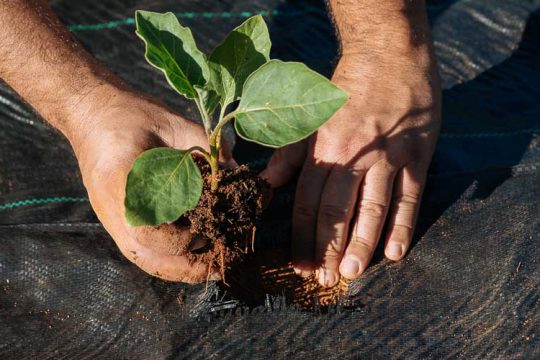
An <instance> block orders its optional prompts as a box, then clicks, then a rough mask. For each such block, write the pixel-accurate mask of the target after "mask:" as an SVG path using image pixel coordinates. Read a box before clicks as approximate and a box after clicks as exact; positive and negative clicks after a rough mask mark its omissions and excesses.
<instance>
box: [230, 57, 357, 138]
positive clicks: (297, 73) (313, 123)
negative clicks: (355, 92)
mask: <svg viewBox="0 0 540 360" xmlns="http://www.w3.org/2000/svg"><path fill="white" fill-rule="evenodd" d="M348 97H349V96H348V95H347V93H346V92H344V91H343V90H341V89H340V88H338V87H337V86H335V85H334V84H332V82H330V81H329V80H328V79H327V78H325V77H324V76H322V75H320V74H318V73H316V72H315V71H313V70H310V69H309V68H308V67H307V66H306V65H304V64H301V63H296V62H282V61H279V60H271V61H269V62H268V63H266V64H264V65H263V66H261V67H260V68H259V69H258V70H257V71H255V72H254V73H253V74H251V76H250V77H249V78H248V79H247V80H246V83H245V84H244V91H243V93H242V99H241V100H240V104H239V105H238V108H237V110H236V112H237V115H236V121H235V128H236V131H237V132H238V134H239V135H240V136H241V137H243V138H245V139H247V140H251V141H254V142H257V143H259V144H262V145H266V146H271V147H281V146H284V145H287V144H291V143H294V142H297V141H299V140H302V139H304V138H306V137H307V136H309V135H310V134H312V133H313V132H315V131H316V130H317V129H318V128H319V127H320V126H321V125H322V124H324V123H325V122H326V121H327V120H328V119H330V118H331V117H332V115H334V113H335V112H336V111H338V110H339V109H340V108H341V107H342V106H343V104H345V102H346V101H347V99H348Z"/></svg>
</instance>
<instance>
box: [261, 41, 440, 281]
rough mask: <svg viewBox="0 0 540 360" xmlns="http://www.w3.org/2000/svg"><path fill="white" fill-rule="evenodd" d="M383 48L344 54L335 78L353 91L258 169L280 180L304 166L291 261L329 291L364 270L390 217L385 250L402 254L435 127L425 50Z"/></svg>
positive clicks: (432, 71) (433, 75)
mask: <svg viewBox="0 0 540 360" xmlns="http://www.w3.org/2000/svg"><path fill="white" fill-rule="evenodd" d="M379 50H380V51H377V49H376V48H375V47H374V46H371V47H369V50H368V51H366V52H360V53H355V54H346V55H344V56H343V57H342V58H341V60H340V62H339V64H338V66H337V68H336V71H335V73H334V76H333V78H332V80H333V81H334V83H336V84H337V85H338V86H340V87H341V88H343V89H344V90H346V91H347V92H348V93H349V94H350V96H351V97H350V99H349V101H348V102H347V104H346V105H345V106H344V107H343V108H342V109H341V110H340V111H339V112H338V113H337V114H336V115H335V116H334V117H333V118H332V119H330V120H329V121H328V122H327V123H326V124H324V125H323V126H322V127H321V128H320V129H319V131H318V132H317V133H316V134H315V135H313V136H312V137H311V138H310V139H308V140H306V141H304V142H302V143H298V144H293V145H290V146H288V147H285V148H282V149H279V150H277V151H276V152H275V153H274V156H273V157H272V160H271V161H270V164H269V165H268V168H267V169H266V170H265V171H264V172H263V173H262V176H263V177H265V178H266V179H267V180H268V181H269V182H270V183H271V184H272V185H273V186H280V185H283V184H284V183H286V182H287V181H288V180H289V179H290V178H291V177H292V175H293V174H294V173H295V172H296V170H298V169H300V168H302V171H301V174H300V178H299V180H298V185H297V191H296V198H295V204H294V211H293V234H292V257H293V265H294V267H295V271H296V272H297V273H298V274H300V275H302V276H306V275H309V274H310V273H311V272H313V271H317V273H318V275H317V276H318V279H319V282H320V284H321V285H323V286H327V287H331V286H334V285H335V284H337V282H338V281H339V278H340V274H341V275H342V276H344V277H345V278H347V279H355V278H358V277H359V276H360V275H361V274H362V273H363V272H364V271H365V269H366V268H367V266H368V264H369V262H370V260H371V257H372V256H373V253H374V250H375V248H376V246H377V243H378V242H379V238H380V237H381V233H382V229H383V225H384V224H385V221H386V220H387V218H388V232H387V234H386V237H385V255H386V256H387V257H388V258H389V259H392V260H399V259H401V258H403V256H404V255H405V254H406V252H407V250H408V248H409V246H410V244H411V239H412V236H413V230H414V225H415V222H416V217H417V214H418V209H419V205H420V198H421V194H422V190H423V186H424V183H425V179H426V174H427V169H428V166H429V164H430V162H431V157H432V155H433V151H434V147H435V143H436V140H437V136H438V132H439V127H440V102H441V101H440V97H441V96H440V83H439V78H438V74H437V69H436V63H435V59H434V56H433V53H432V49H431V47H430V46H427V45H425V46H421V47H418V48H412V49H407V50H406V51H401V52H400V53H399V54H392V53H391V50H388V49H379ZM359 54H362V55H359ZM366 54H367V55H366ZM368 55H369V56H368Z"/></svg>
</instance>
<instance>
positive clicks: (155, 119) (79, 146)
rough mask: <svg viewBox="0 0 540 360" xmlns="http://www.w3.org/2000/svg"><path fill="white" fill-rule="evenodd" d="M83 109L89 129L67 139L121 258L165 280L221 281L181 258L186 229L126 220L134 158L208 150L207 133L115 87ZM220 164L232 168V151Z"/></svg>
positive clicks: (97, 95)
mask: <svg viewBox="0 0 540 360" xmlns="http://www.w3.org/2000/svg"><path fill="white" fill-rule="evenodd" d="M88 101H90V102H91V103H92V104H90V105H89V104H88ZM83 108H85V110H86V111H83V114H79V116H78V117H79V119H78V120H79V121H78V123H79V124H85V125H84V126H80V127H79V128H77V129H76V131H73V132H72V133H71V134H74V135H73V136H68V137H69V139H70V141H71V143H72V145H73V148H74V149H75V153H76V156H77V159H78V161H79V166H80V169H81V173H82V177H83V181H84V185H85V187H86V189H87V191H88V195H89V198H90V203H91V205H92V207H93V209H94V211H95V212H96V214H97V216H98V218H99V220H100V221H101V222H102V224H103V226H104V227H105V229H106V230H107V231H108V232H109V234H110V235H111V236H112V238H113V239H114V241H115V242H116V245H117V246H118V248H119V249H120V251H121V252H122V254H124V256H125V257H127V258H128V259H129V260H130V261H132V262H133V263H135V264H136V265H137V266H139V267H140V268H141V269H142V270H144V271H146V272H147V273H149V274H152V275H154V276H157V277H160V278H163V279H166V280H172V281H181V282H188V283H196V282H201V281H204V280H206V278H207V275H208V274H209V271H211V273H210V274H211V278H212V279H218V278H219V276H218V274H217V272H216V271H215V269H208V265H207V264H202V263H199V262H195V263H190V262H189V261H188V259H187V257H186V256H182V255H180V254H179V253H181V252H182V250H183V251H185V250H186V249H185V248H184V249H180V248H179V246H178V245H179V239H181V238H183V239H188V240H191V234H190V233H189V229H188V228H179V227H178V226H175V225H174V224H170V225H169V224H164V225H160V226H158V227H151V226H140V227H131V226H129V225H128V224H127V223H126V220H125V218H124V198H125V187H126V179H127V175H128V173H129V171H130V169H131V166H132V163H133V161H134V160H135V158H136V157H137V156H138V155H139V154H141V153H142V152H143V151H145V150H148V149H151V148H153V147H162V146H168V147H172V148H177V149H187V148H190V147H192V146H195V145H197V146H200V147H203V148H205V149H208V140H207V138H206V134H205V132H204V130H203V128H202V127H201V126H199V125H197V124H195V123H192V122H190V121H188V120H186V119H184V118H182V117H181V116H179V115H177V114H174V113H173V112H172V111H171V110H169V109H168V108H167V107H166V106H164V105H163V104H160V103H159V102H157V101H156V100H154V99H151V98H149V97H147V96H144V95H141V94H136V93H133V92H130V91H122V90H118V89H117V88H113V89H107V90H99V91H95V92H94V93H93V94H92V96H91V99H86V100H85V106H83ZM224 148H225V149H226V148H227V146H226V144H225V146H224ZM222 160H224V161H225V162H230V163H234V160H232V158H231V156H230V152H229V151H224V154H223V159H222Z"/></svg>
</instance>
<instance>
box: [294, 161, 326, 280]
mask: <svg viewBox="0 0 540 360" xmlns="http://www.w3.org/2000/svg"><path fill="white" fill-rule="evenodd" d="M329 171H330V168H329V167H328V166H324V165H317V164H315V163H314V161H313V160H312V159H309V160H306V164H305V165H304V167H303V169H302V172H301V173H300V177H299V179H298V184H297V187H296V196H295V200H294V208H293V219H292V221H293V224H292V244H291V255H292V261H293V266H294V269H295V272H296V273H297V274H299V275H301V276H307V275H309V274H310V273H311V272H312V271H313V270H315V267H316V266H315V239H316V238H315V234H316V224H317V214H318V209H319V203H320V198H321V193H322V190H323V187H324V183H325V181H326V178H327V176H328V174H329Z"/></svg>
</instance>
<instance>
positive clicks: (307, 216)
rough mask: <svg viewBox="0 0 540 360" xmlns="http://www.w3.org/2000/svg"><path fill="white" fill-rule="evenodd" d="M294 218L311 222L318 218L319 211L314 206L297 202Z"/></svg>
mask: <svg viewBox="0 0 540 360" xmlns="http://www.w3.org/2000/svg"><path fill="white" fill-rule="evenodd" d="M294 216H295V217H297V218H299V219H301V220H311V219H315V218H316V217H317V210H316V208H315V206H313V204H308V203H305V202H302V201H296V203H295V204H294Z"/></svg>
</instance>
